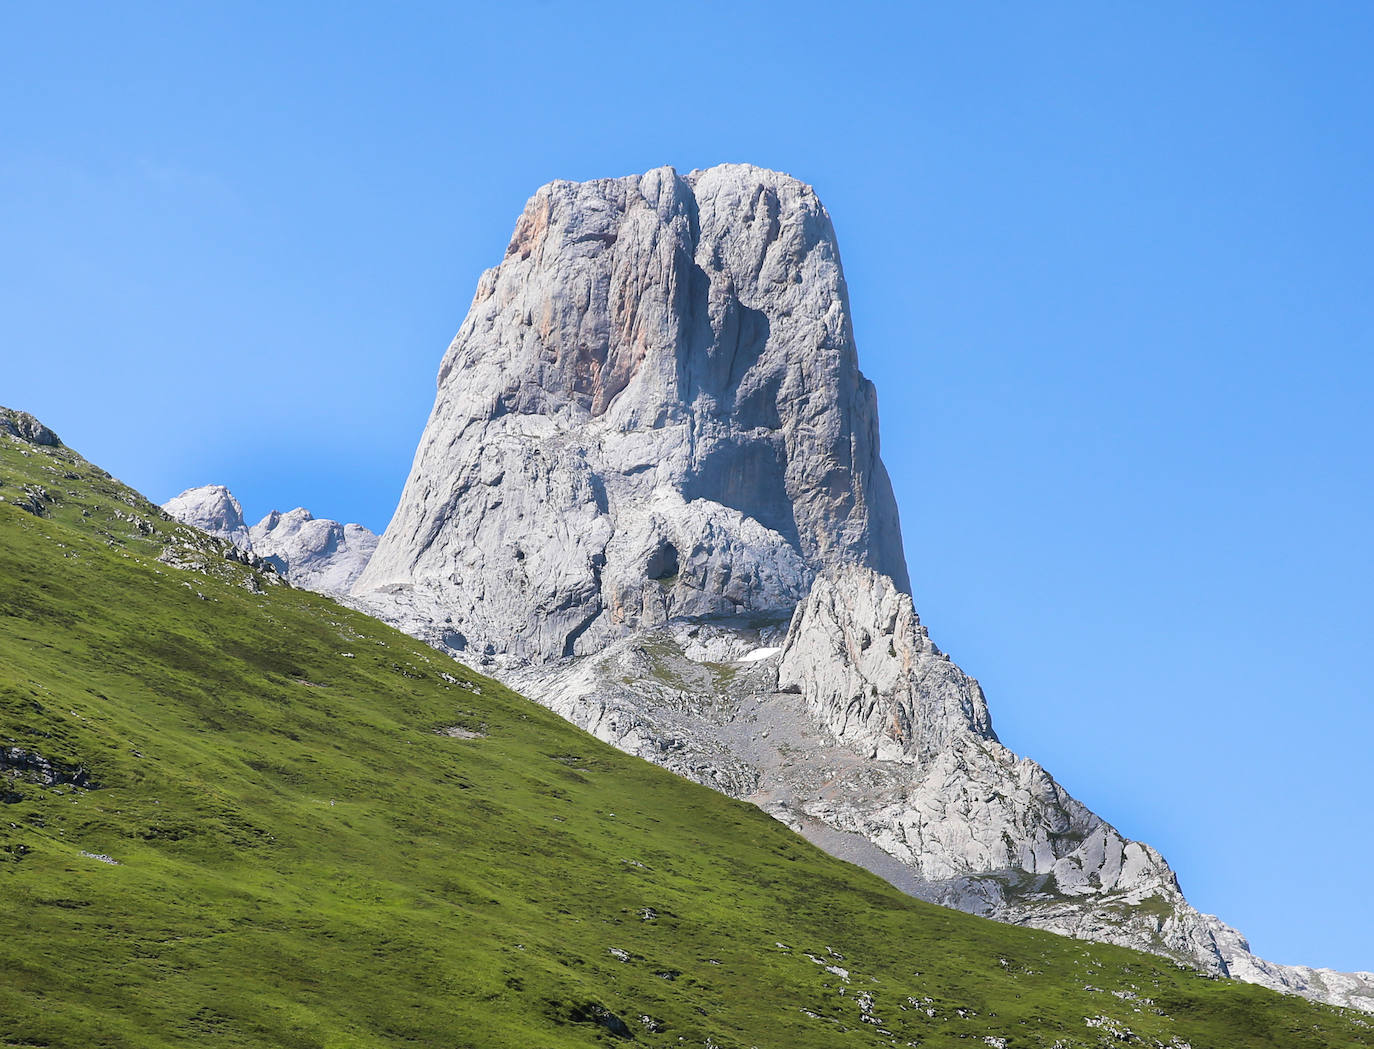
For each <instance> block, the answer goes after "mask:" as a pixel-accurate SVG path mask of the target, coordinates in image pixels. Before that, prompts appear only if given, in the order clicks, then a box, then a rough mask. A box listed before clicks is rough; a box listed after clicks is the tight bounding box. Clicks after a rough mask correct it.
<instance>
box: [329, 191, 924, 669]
mask: <svg viewBox="0 0 1374 1049" xmlns="http://www.w3.org/2000/svg"><path fill="white" fill-rule="evenodd" d="M851 562H852V563H857V564H863V565H868V566H870V567H872V568H874V569H876V570H878V571H880V572H883V573H884V574H886V575H888V576H890V577H891V578H892V579H894V580H896V581H897V583H898V585H899V586H900V587H902V588H905V587H906V585H907V581H906V580H907V575H906V563H905V559H904V557H903V554H902V547H901V533H900V528H899V525H898V520H897V509H896V503H895V500H894V499H893V496H892V491H891V486H890V484H889V483H888V478H887V473H886V471H885V470H884V469H883V465H882V462H881V461H880V459H879V457H878V418H877V405H876V398H875V395H874V391H873V386H872V384H871V383H869V382H868V381H867V380H866V379H865V378H864V377H863V376H862V375H861V374H860V372H859V368H858V362H857V357H856V353H855V348H854V336H853V331H852V327H851V324H850V318H849V303H848V296H847V292H846V289H845V283H844V275H843V272H842V270H841V267H840V258H839V249H838V247H837V246H836V243H835V235H834V231H833V229H832V228H831V224H830V218H829V216H828V215H827V214H826V212H825V209H824V208H823V207H822V206H821V204H820V201H819V200H818V199H817V198H816V195H815V193H814V192H813V191H812V190H811V188H810V187H808V186H806V185H803V184H802V183H800V182H798V181H797V180H795V179H793V178H790V177H788V176H786V175H780V174H777V173H776V172H771V171H763V170H760V169H758V168H753V167H748V166H740V165H726V166H722V167H718V168H712V169H710V170H709V171H698V172H693V173H691V174H690V175H686V176H682V175H678V174H677V173H675V172H674V171H673V170H672V169H671V168H660V169H658V170H656V171H651V172H649V173H648V174H646V175H642V176H634V177H630V178H621V179H607V180H601V181H596V182H587V183H580V184H579V183H572V182H555V183H552V184H550V185H548V186H545V187H544V188H543V189H541V190H540V191H539V192H538V193H536V194H535V195H534V197H532V198H531V199H530V201H529V203H528V205H526V208H525V211H524V214H523V215H521V217H520V220H519V222H518V223H517V224H516V228H515V233H514V235H513V236H512V238H511V241H510V244H509V246H508V247H507V249H506V255H505V259H504V260H503V261H502V263H501V264H500V265H499V266H498V267H496V268H495V269H492V270H488V271H487V272H486V273H485V274H483V275H482V278H481V280H480V281H479V283H478V288H477V294H476V296H475V297H474V299H473V303H472V308H471V310H470V311H469V313H468V317H467V319H466V320H465V321H464V322H463V325H462V328H461V329H460V330H459V332H458V335H457V337H456V338H455V339H454V340H453V343H452V345H451V346H450V347H449V349H448V352H447V354H446V355H445V356H444V360H443V364H442V366H441V367H440V370H439V391H438V397H437V400H436V402H435V405H434V410H433V412H432V414H431V416H430V420H429V424H428V426H427V427H426V429H425V433H424V436H423V437H422V439H421V442H420V447H419V450H418V451H417V453H416V456H415V463H414V466H413V467H412V469H411V473H410V477H409V479H408V480H407V482H406V486H405V491H404V493H403V494H402V496H401V501H400V506H399V507H398V509H397V511H396V515H395V517H394V519H393V520H392V522H391V525H390V527H389V528H388V529H387V531H386V533H385V534H384V535H383V537H382V540H381V543H380V545H379V546H378V549H377V553H376V555H375V556H374V557H373V559H372V561H371V562H370V564H369V565H368V567H367V569H366V571H364V573H363V575H362V578H361V579H360V580H359V581H358V583H357V585H356V586H355V587H354V591H353V592H354V595H355V596H356V597H357V598H359V599H360V600H361V602H362V603H363V605H364V607H367V608H370V609H372V610H374V611H376V612H377V613H379V614H381V615H382V616H383V618H390V619H392V620H393V621H395V622H398V623H401V624H402V625H404V626H406V627H407V628H408V629H411V630H412V631H415V632H422V633H424V634H425V636H426V637H427V638H428V639H429V640H431V641H433V642H435V643H438V644H441V645H443V646H444V647H446V648H448V649H450V650H451V651H454V652H456V653H458V654H460V655H462V656H463V657H464V658H467V659H470V660H473V659H475V660H481V659H483V658H484V657H493V656H495V657H505V659H504V662H506V663H512V662H515V661H520V660H536V661H538V660H547V659H552V658H558V657H561V656H572V655H580V654H585V653H588V652H594V651H597V650H598V649H599V648H600V647H601V646H603V645H604V644H605V643H606V642H607V641H608V640H611V639H613V638H616V637H621V636H625V635H626V634H628V633H631V632H633V631H634V630H637V629H641V628H647V627H654V626H658V625H662V624H664V623H666V622H668V621H669V620H670V619H673V618H677V617H683V616H688V617H700V616H710V615H733V614H747V613H754V612H783V613H785V612H788V611H790V610H791V609H792V607H794V606H795V605H796V603H797V602H798V601H800V600H801V598H802V597H803V596H805V594H806V591H807V588H808V586H809V585H810V582H811V579H812V577H813V576H814V574H815V572H816V570H818V569H819V568H822V567H824V566H827V565H833V564H844V563H851Z"/></svg>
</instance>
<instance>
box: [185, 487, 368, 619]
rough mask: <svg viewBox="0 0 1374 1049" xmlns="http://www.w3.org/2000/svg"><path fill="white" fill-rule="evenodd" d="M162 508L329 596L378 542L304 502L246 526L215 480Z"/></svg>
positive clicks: (342, 590)
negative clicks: (318, 513) (314, 512)
mask: <svg viewBox="0 0 1374 1049" xmlns="http://www.w3.org/2000/svg"><path fill="white" fill-rule="evenodd" d="M162 509H163V510H165V511H166V512H167V513H168V514H170V515H171V516H172V517H175V518H176V519H177V520H178V521H181V522H182V523H184V524H189V525H192V526H194V527H196V528H199V529H200V530H201V531H203V532H209V533H210V534H211V535H217V536H219V537H221V538H222V539H228V540H229V541H230V542H231V543H233V544H234V545H235V546H237V547H238V548H239V549H240V550H242V551H244V552H245V553H249V554H254V555H256V556H257V557H260V558H262V560H264V561H267V562H269V563H270V564H271V565H272V566H273V567H274V568H276V570H277V572H278V573H279V574H280V575H281V576H282V577H283V578H285V579H286V580H287V582H289V583H291V584H292V585H293V586H298V587H301V588H302V589H305V590H315V591H318V592H319V593H322V594H329V595H331V596H340V595H343V594H347V593H348V590H349V588H350V587H351V586H352V585H353V583H354V582H355V581H356V580H357V578H358V576H359V575H360V574H361V573H362V570H363V568H364V566H366V564H367V562H368V559H369V558H370V557H371V556H372V552H373V551H374V550H375V549H376V548H377V536H376V535H375V534H373V533H372V532H371V531H369V530H368V529H366V528H364V527H363V526H362V525H360V524H340V523H339V522H338V521H331V520H328V519H327V518H316V517H313V516H312V515H311V513H310V511H309V510H306V509H305V508H303V507H297V508H296V509H295V510H292V511H290V512H289V513H285V514H283V513H279V512H278V511H276V510H273V511H272V512H271V513H269V514H268V515H267V516H266V517H264V518H263V519H262V520H261V521H259V522H258V523H257V524H255V525H253V527H252V528H249V527H248V525H247V524H246V523H245V522H244V519H243V507H242V506H241V505H240V504H239V501H238V500H237V499H235V498H234V496H233V494H232V493H231V492H230V491H229V489H227V488H225V487H224V486H223V485H219V484H207V485H202V486H201V487H199V488H188V489H187V490H186V491H184V492H182V493H181V494H180V495H178V496H176V497H175V498H173V499H169V500H168V501H167V502H166V503H164V504H163V505H162Z"/></svg>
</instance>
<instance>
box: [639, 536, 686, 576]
mask: <svg viewBox="0 0 1374 1049" xmlns="http://www.w3.org/2000/svg"><path fill="white" fill-rule="evenodd" d="M678 568H679V566H678V554H677V547H675V546H674V545H673V544H672V543H668V542H663V543H660V544H659V545H658V549H657V550H655V551H654V552H653V553H652V554H650V555H649V564H648V566H647V567H646V568H645V570H644V574H645V575H646V576H648V577H649V578H650V579H652V580H654V581H655V582H657V583H661V584H662V585H663V586H665V587H669V586H672V585H673V584H674V583H675V582H677V574H678Z"/></svg>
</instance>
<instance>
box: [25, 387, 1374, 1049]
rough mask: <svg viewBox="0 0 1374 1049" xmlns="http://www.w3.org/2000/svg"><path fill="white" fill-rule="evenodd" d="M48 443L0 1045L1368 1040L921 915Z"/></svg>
mask: <svg viewBox="0 0 1374 1049" xmlns="http://www.w3.org/2000/svg"><path fill="white" fill-rule="evenodd" d="M16 433H18V434H22V436H20V435H16ZM35 435H37V436H38V437H39V438H40V439H45V435H43V434H42V433H41V432H40V431H36V430H35V429H34V427H33V426H31V425H28V424H27V423H25V422H24V421H23V420H17V417H16V416H14V415H13V414H10V413H4V412H0V496H3V501H2V502H0V796H2V797H3V804H0V1044H3V1045H8V1046H53V1047H71V1049H88V1047H95V1046H140V1047H142V1046H147V1047H162V1046H166V1047H172V1046H177V1047H182V1046H201V1045H205V1046H223V1047H230V1046H249V1045H252V1046H264V1047H278V1046H293V1047H294V1046H301V1047H307V1046H309V1047H317V1046H330V1047H333V1046H360V1047H361V1046H367V1047H374V1046H375V1047H381V1046H388V1047H392V1046H396V1047H400V1046H415V1047H419V1046H424V1047H428V1046H434V1047H461V1046H482V1047H488V1046H490V1047H497V1046H510V1047H518V1049H541V1047H542V1049H553V1047H558V1046H588V1045H624V1044H636V1045H641V1046H663V1047H678V1046H690V1047H706V1046H716V1047H719V1049H747V1047H751V1046H757V1047H760V1049H798V1047H806V1046H816V1047H821V1046H826V1047H833V1046H888V1045H899V1046H906V1045H919V1046H928V1047H934V1046H965V1047H967V1046H984V1045H990V1046H999V1045H1004V1046H1009V1047H1010V1046H1015V1047H1020V1046H1056V1045H1057V1046H1065V1047H1067V1046H1097V1045H1123V1044H1125V1045H1146V1046H1160V1045H1165V1046H1182V1045H1191V1046H1193V1047H1194V1049H1203V1047H1209V1049H1237V1047H1244V1046H1273V1047H1276V1049H1298V1047H1305V1046H1314V1047H1315V1046H1374V1030H1372V1029H1371V1026H1370V1024H1369V1022H1368V1021H1367V1020H1365V1019H1364V1018H1362V1017H1360V1016H1359V1015H1358V1014H1353V1013H1341V1012H1338V1011H1336V1010H1333V1009H1328V1008H1323V1007H1320V1006H1316V1005H1312V1004H1309V1003H1307V1002H1305V1001H1302V1000H1299V999H1295V998H1285V997H1281V996H1280V995H1277V994H1274V993H1271V992H1269V991H1265V990H1262V989H1260V988H1257V987H1252V986H1247V985H1241V984H1232V983H1228V982H1221V981H1215V980H1210V979H1206V978H1203V977H1201V976H1198V975H1196V974H1194V973H1192V972H1189V971H1186V970H1181V969H1179V968H1177V967H1175V966H1174V965H1172V964H1171V963H1169V962H1167V961H1163V960H1161V959H1158V958H1155V957H1151V956H1147V955H1143V954H1137V953H1134V952H1131V951H1127V950H1120V949H1114V948H1109V947H1099V946H1095V945H1089V944H1084V943H1080V942H1076V941H1072V940H1066V939H1062V938H1059V937H1057V936H1052V935H1048V934H1043V933H1037V932H1033V931H1026V930H1020V929H1015V928H1009V927H1006V926H1001V925H996V924H994V923H992V922H988V921H983V920H980V919H978V918H973V917H969V916H967V915H963V914H959V913H956V912H954V911H947V910H943V909H940V908H937V907H932V906H929V905H926V904H923V903H920V902H918V901H916V900H913V899H910V898H908V897H906V896H904V895H902V894H901V893H899V892H897V891H896V890H895V889H893V888H891V887H890V886H888V885H887V884H886V883H884V882H882V881H880V880H879V879H877V878H876V877H874V876H872V875H870V874H867V873H865V872H864V871H862V870H859V869H857V868H855V867H851V866H848V865H846V864H844V863H842V862H840V861H838V860H835V859H832V858H830V857H829V856H826V855H824V854H823V853H821V852H819V851H818V850H817V849H814V848H812V847H811V846H810V845H808V844H807V843H806V842H804V841H803V840H801V839H800V838H798V837H796V836H795V835H793V834H792V833H790V832H789V831H788V830H787V829H786V828H784V827H783V826H782V825H781V824H778V823H775V822H774V821H773V820H771V819H769V818H768V817H767V816H765V815H763V814H762V813H761V812H760V811H758V810H757V809H755V808H753V807H751V806H749V805H746V804H742V803H737V802H734V801H730V800H728V799H726V798H724V797H722V796H721V795H719V794H716V793H714V792H712V791H710V790H707V789H705V788H703V787H698V786H695V785H693V784H691V783H688V782H685V781H683V780H680V779H677V778H675V777H674V776H672V775H671V774H669V773H667V772H664V771H663V770H661V769H659V768H656V767H654V766H652V765H649V764H647V763H645V762H642V761H639V760H637V759H635V758H631V757H627V756H625V755H622V754H620V753H618V752H616V751H614V750H612V749H610V748H609V747H606V746H603V745H602V744H600V743H598V742H596V741H595V740H593V739H592V738H591V737H589V736H587V735H585V734H584V733H582V732H580V731H578V730H577V729H575V728H573V727H571V726H569V725H567V724H565V723H564V722H562V721H560V720H559V719H558V718H557V717H555V716H554V715H553V714H551V713H549V712H547V711H545V710H544V709H542V708H541V707H539V706H536V705H535V704H533V703H530V702H528V701H526V700H525V699H522V698H521V697H520V696H517V695H515V694H513V693H511V692H509V691H507V690H506V689H505V688H503V687H501V686H500V685H497V684H495V683H494V682H492V681H489V680H487V679H485V678H480V677H476V676H474V675H472V674H471V673H469V672H468V671H466V670H464V669H463V668H462V667H460V666H458V665H456V664H454V663H452V662H450V661H448V660H447V659H445V658H444V657H443V656H441V655H439V654H437V653H435V652H433V651H431V650H429V649H427V648H426V647H424V646H423V645H421V644H419V643H418V642H416V641H413V640H411V639H410V638H408V637H405V636H403V635H401V634H398V633H396V632H395V631H393V630H391V629H388V628H387V627H385V626H382V625H380V624H379V623H377V622H375V621H373V620H370V619H367V618H365V617H363V616H360V615H357V614H355V613H353V612H351V611H349V610H347V609H345V608H342V607H340V606H339V605H337V604H335V603H333V602H331V601H329V600H326V599H325V598H322V597H318V596H316V595H314V594H310V593H305V592H302V591H299V590H293V589H290V588H289V587H287V586H285V585H281V584H275V583H273V582H272V581H271V580H270V577H267V576H264V575H262V574H261V573H260V572H257V571H255V570H254V569H253V568H252V567H251V566H248V565H244V564H241V563H238V562H235V561H231V560H228V559H226V558H225V556H224V553H225V550H226V547H225V546H224V544H222V543H219V542H218V541H215V540H211V539H208V538H207V537H205V536H202V535H200V534H199V533H196V532H193V531H191V530H189V529H187V528H185V527H183V526H180V525H177V524H175V523H173V522H171V521H168V520H167V519H165V518H164V517H163V515H162V514H161V512H160V511H159V510H158V509H157V508H156V507H154V506H152V505H151V504H149V503H148V502H147V501H146V500H144V499H143V498H141V497H140V496H138V495H137V494H135V493H134V492H132V491H130V490H129V489H127V488H125V487H124V486H123V485H121V484H119V483H118V482H117V481H115V480H112V479H111V478H110V477H109V476H108V475H107V474H105V473H104V472H103V471H101V470H99V469H97V468H96V467H94V466H92V465H91V464H89V463H87V462H86V461H84V460H83V459H82V458H81V457H79V456H78V455H76V454H74V453H73V452H71V451H70V450H68V449H67V448H65V447H63V446H61V445H43V444H36V443H33V441H32V438H33V437H34V436H35ZM1127 1032H1129V1033H1127Z"/></svg>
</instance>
